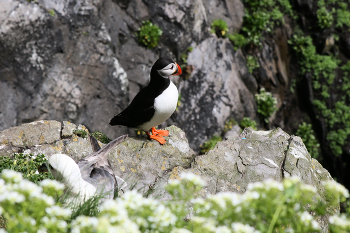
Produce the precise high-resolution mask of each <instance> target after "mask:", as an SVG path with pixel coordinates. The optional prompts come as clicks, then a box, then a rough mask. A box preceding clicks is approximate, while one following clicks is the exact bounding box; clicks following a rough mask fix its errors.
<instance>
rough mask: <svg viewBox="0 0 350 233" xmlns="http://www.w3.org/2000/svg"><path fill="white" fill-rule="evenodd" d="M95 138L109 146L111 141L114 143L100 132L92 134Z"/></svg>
mask: <svg viewBox="0 0 350 233" xmlns="http://www.w3.org/2000/svg"><path fill="white" fill-rule="evenodd" d="M91 136H93V137H94V138H96V139H97V140H99V141H100V142H102V143H104V144H107V143H109V142H110V141H112V140H111V139H110V138H108V137H107V136H106V135H105V134H104V133H101V132H100V131H95V132H93V133H92V134H91Z"/></svg>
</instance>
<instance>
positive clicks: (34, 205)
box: [0, 169, 71, 232]
mask: <svg viewBox="0 0 350 233" xmlns="http://www.w3.org/2000/svg"><path fill="white" fill-rule="evenodd" d="M1 177H2V179H0V212H1V214H2V216H3V217H4V218H5V219H7V222H6V230H7V231H8V232H66V231H67V226H68V224H67V222H66V221H65V220H66V219H67V218H68V217H70V213H71V211H70V209H65V208H61V207H59V206H56V204H55V201H54V198H53V196H51V195H49V194H48V193H45V189H46V186H45V183H47V182H48V181H45V180H44V181H43V182H42V184H43V185H42V186H39V185H37V184H35V183H33V182H31V181H29V180H26V179H23V176H22V174H21V173H19V172H15V171H13V170H6V169H5V170H3V171H2V173H1ZM49 182H51V181H49ZM55 184H56V186H55ZM52 189H55V190H56V191H62V190H63V186H62V185H61V184H59V183H58V182H56V183H54V184H52Z"/></svg>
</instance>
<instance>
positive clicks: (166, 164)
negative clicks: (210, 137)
mask: <svg viewBox="0 0 350 233" xmlns="http://www.w3.org/2000/svg"><path fill="white" fill-rule="evenodd" d="M68 128H71V129H72V128H80V129H83V130H84V129H85V130H86V128H85V127H84V126H83V125H80V126H79V127H76V125H74V124H72V123H68V122H64V123H63V129H62V132H63V131H67V132H68V131H69V130H68ZM167 130H169V132H170V134H169V136H168V137H165V138H166V140H167V143H166V144H165V145H160V144H159V143H158V142H156V141H154V140H148V139H147V138H146V137H145V136H142V137H136V138H134V137H129V138H127V139H126V140H125V141H124V142H123V143H121V144H120V145H118V146H117V147H116V148H114V149H113V150H112V151H111V152H110V154H109V159H110V162H111V165H112V167H113V170H114V172H115V174H116V175H117V176H119V177H121V178H122V179H124V180H125V181H126V182H127V183H128V186H127V187H126V190H128V189H136V190H138V191H139V192H141V193H143V194H144V195H145V196H149V195H151V196H154V197H158V198H161V199H167V198H168V194H167V193H166V192H165V191H164V189H163V188H162V187H163V185H164V184H166V183H167V182H168V181H169V180H170V179H180V177H179V174H180V173H181V172H192V173H195V174H197V175H199V176H201V177H202V178H203V179H204V180H205V181H206V182H207V184H208V185H207V186H206V187H205V189H204V190H203V192H201V193H200V194H199V195H201V196H203V197H205V196H207V195H209V194H216V193H218V192H223V191H233V192H238V193H243V192H245V190H246V188H247V186H248V184H249V183H253V182H259V181H263V180H265V179H274V180H277V181H282V180H283V179H284V177H286V176H298V177H300V179H301V180H302V181H303V182H304V183H306V184H309V185H312V186H314V187H315V188H316V189H317V191H318V195H319V196H320V197H321V198H322V199H323V200H324V201H326V198H325V196H324V189H323V187H322V186H321V181H326V180H331V179H332V177H331V176H330V174H329V173H328V171H327V170H326V169H324V168H323V167H322V165H321V164H319V163H318V162H317V160H315V159H312V158H311V157H310V154H309V153H308V151H307V149H306V147H305V145H304V144H303V142H302V140H301V139H300V138H299V137H296V136H290V135H288V134H287V133H285V132H284V131H283V130H281V129H279V128H278V129H274V130H270V131H254V130H253V129H252V128H246V129H245V130H244V131H243V132H242V133H241V134H240V135H239V137H231V136H228V137H227V138H226V139H225V140H223V141H221V142H218V143H217V145H216V147H215V148H214V149H212V150H210V151H209V152H208V153H207V154H205V155H200V156H196V155H195V153H194V151H193V150H192V149H191V148H190V146H189V143H188V141H187V138H186V135H185V133H184V132H183V131H182V130H181V129H180V128H178V127H176V126H170V127H168V128H167ZM62 132H61V123H59V122H57V121H37V122H32V123H29V124H23V125H20V126H18V127H13V128H9V129H6V130H3V131H0V156H10V155H12V154H13V153H14V152H25V153H34V154H37V153H44V154H45V155H46V156H48V157H49V156H51V155H52V154H54V153H65V154H68V155H70V156H71V157H72V158H73V159H74V160H75V161H78V160H79V159H81V158H82V157H85V156H87V155H89V154H90V153H91V152H92V148H91V145H90V142H89V141H88V140H87V139H85V138H81V137H78V136H77V135H75V134H69V133H68V134H66V135H65V136H63V134H62ZM61 135H62V136H61ZM24 149H25V150H24ZM334 211H335V212H337V213H339V206H335V207H334ZM323 223H324V222H323ZM323 226H324V229H326V228H327V224H326V225H323Z"/></svg>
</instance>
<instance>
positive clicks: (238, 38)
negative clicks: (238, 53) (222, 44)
mask: <svg viewBox="0 0 350 233" xmlns="http://www.w3.org/2000/svg"><path fill="white" fill-rule="evenodd" d="M227 37H228V39H229V40H230V41H231V43H232V44H233V46H234V48H235V49H236V50H237V49H238V48H240V47H243V46H245V45H246V44H247V39H246V38H245V37H244V36H243V35H242V34H239V33H234V34H228V35H227Z"/></svg>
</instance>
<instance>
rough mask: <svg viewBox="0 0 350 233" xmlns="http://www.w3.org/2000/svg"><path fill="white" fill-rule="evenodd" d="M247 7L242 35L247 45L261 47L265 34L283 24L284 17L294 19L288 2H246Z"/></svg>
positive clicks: (268, 0) (252, 0) (245, 0)
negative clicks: (285, 15) (287, 16)
mask: <svg viewBox="0 0 350 233" xmlns="http://www.w3.org/2000/svg"><path fill="white" fill-rule="evenodd" d="M243 3H244V4H245V5H246V7H245V14H244V18H243V27H242V34H243V35H244V36H245V38H246V39H247V43H249V44H253V45H256V46H261V40H262V39H263V36H262V34H263V32H268V33H269V32H272V31H273V30H274V28H275V26H276V25H278V24H281V23H283V22H284V21H283V16H284V14H287V15H289V16H291V17H294V14H293V11H292V6H291V4H290V2H289V1H288V0H244V1H243Z"/></svg>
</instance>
